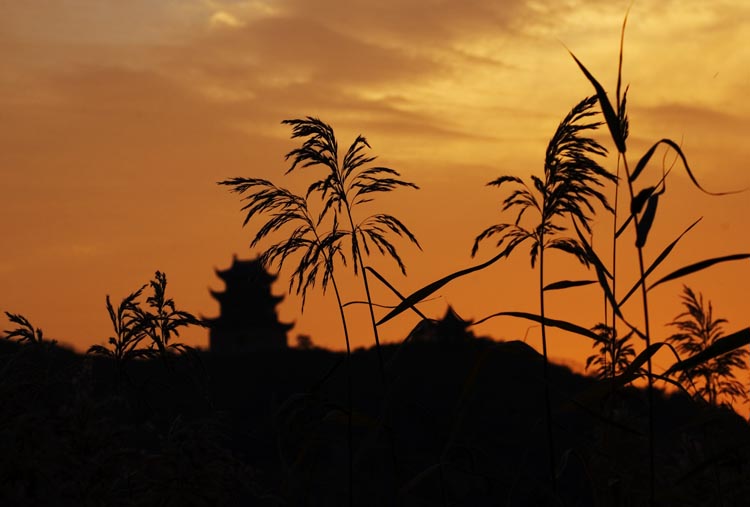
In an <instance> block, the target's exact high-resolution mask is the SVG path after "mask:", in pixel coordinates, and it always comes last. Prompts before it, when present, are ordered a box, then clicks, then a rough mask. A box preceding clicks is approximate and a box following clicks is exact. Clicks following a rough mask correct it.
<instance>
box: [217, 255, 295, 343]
mask: <svg viewBox="0 0 750 507" xmlns="http://www.w3.org/2000/svg"><path fill="white" fill-rule="evenodd" d="M215 271H216V275H217V276H218V277H219V278H221V279H222V280H223V281H224V284H225V289H224V291H223V292H219V291H214V290H211V291H210V292H211V296H212V297H213V298H214V299H215V300H216V301H218V303H219V312H220V313H219V316H218V317H216V318H213V319H205V320H206V322H207V323H208V327H209V348H210V350H211V351H212V352H222V353H226V352H229V353H231V352H240V351H244V350H253V349H259V348H285V347H287V332H288V331H289V330H290V329H291V328H292V327H294V324H286V323H282V322H279V318H278V315H277V314H276V306H277V305H278V304H279V303H281V301H283V299H284V296H275V295H274V294H273V293H272V292H271V284H273V282H274V281H275V280H276V278H277V277H276V275H272V274H271V273H269V272H268V271H266V269H265V268H264V267H263V265H262V264H261V262H260V261H259V260H258V259H251V260H238V259H237V256H236V255H235V256H234V258H233V260H232V265H231V266H230V267H229V269H225V270H223V271H222V270H218V269H216V270H215Z"/></svg>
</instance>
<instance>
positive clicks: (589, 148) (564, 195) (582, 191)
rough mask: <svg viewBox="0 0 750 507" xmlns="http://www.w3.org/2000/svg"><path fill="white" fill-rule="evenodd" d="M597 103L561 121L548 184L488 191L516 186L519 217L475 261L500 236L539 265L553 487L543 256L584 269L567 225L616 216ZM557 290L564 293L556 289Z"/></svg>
mask: <svg viewBox="0 0 750 507" xmlns="http://www.w3.org/2000/svg"><path fill="white" fill-rule="evenodd" d="M595 104H596V97H587V98H585V99H583V100H582V101H581V102H579V103H578V104H577V105H576V106H575V107H573V109H572V110H571V111H570V113H568V115H567V116H566V117H565V118H564V119H563V120H562V122H561V123H560V125H559V126H558V128H557V130H556V131H555V134H554V135H553V136H552V139H551V140H550V142H549V144H548V146H547V152H546V156H545V161H544V179H542V178H539V177H537V176H533V175H532V176H531V181H532V185H531V186H529V185H527V184H526V183H524V181H523V180H522V179H521V178H519V177H517V176H501V177H499V178H497V179H495V180H493V181H491V182H490V183H488V185H491V186H494V187H501V186H503V185H504V184H506V183H513V184H515V185H516V188H515V190H513V191H512V192H511V193H510V195H508V197H506V198H505V199H504V200H503V206H502V211H503V212H505V211H510V210H513V211H516V212H517V215H516V218H515V220H514V221H513V222H502V223H500V224H497V225H493V226H491V227H489V228H487V229H485V230H484V231H482V232H481V233H480V234H479V235H478V236H477V237H476V239H475V240H474V246H473V248H472V252H471V253H472V256H473V255H475V254H476V253H477V250H478V249H479V244H480V243H481V242H482V241H483V240H487V239H490V238H492V237H497V236H499V239H498V240H497V242H496V247H497V248H498V249H501V250H503V251H504V252H506V254H507V255H510V254H511V253H512V252H513V251H514V250H515V248H516V247H518V246H520V245H521V244H522V243H526V242H529V243H530V250H529V256H530V259H531V266H532V268H533V267H534V265H535V263H536V261H537V258H538V260H539V280H538V282H539V283H538V285H539V316H540V319H541V331H542V357H543V359H544V363H543V364H544V370H543V372H544V373H543V375H544V398H545V410H546V419H547V438H548V442H549V466H550V481H551V483H552V484H554V483H555V475H556V467H555V445H554V432H553V425H552V402H551V400H550V386H549V383H550V379H549V357H548V354H547V323H546V310H545V304H544V303H545V297H544V296H545V292H546V291H547V290H549V288H548V287H546V286H545V277H544V254H545V251H546V250H548V249H555V250H561V251H563V252H566V253H569V254H572V255H573V256H574V257H575V258H577V259H578V260H579V261H580V262H581V263H583V264H584V265H585V266H586V267H588V266H589V260H588V256H587V255H586V251H585V249H584V248H583V247H582V246H581V244H580V242H579V240H578V239H577V238H574V237H569V236H567V235H565V233H566V231H567V230H568V228H569V227H570V226H569V225H568V224H567V221H568V220H577V221H578V222H579V223H580V224H581V226H582V227H583V228H584V229H585V230H586V231H588V232H591V228H590V221H591V214H593V213H594V204H595V203H598V204H600V205H601V206H603V207H604V209H605V210H607V211H610V212H611V211H613V209H612V207H611V206H610V204H609V202H608V201H607V198H606V197H605V195H604V194H603V193H602V190H601V189H602V187H603V186H604V184H605V182H614V180H615V176H614V175H612V174H611V173H609V172H608V171H607V170H605V169H604V168H603V167H602V166H601V165H600V164H599V163H598V162H597V161H596V158H599V157H603V156H604V155H606V150H605V149H604V147H603V146H602V145H601V144H599V143H598V142H597V141H595V140H594V139H593V138H591V137H587V135H588V134H589V133H590V132H593V131H594V130H596V129H597V128H598V127H599V126H600V125H601V123H599V122H597V121H594V120H593V119H592V118H593V117H594V116H595V115H596V114H597V113H596V111H594V110H593V108H594V106H595ZM532 212H533V213H535V214H536V216H538V219H534V221H533V222H532V223H531V225H530V226H528V225H526V224H525V223H524V222H523V218H524V215H525V214H527V213H529V214H530V213H532ZM553 288H561V285H560V284H559V283H558V284H557V285H555V286H554V287H553Z"/></svg>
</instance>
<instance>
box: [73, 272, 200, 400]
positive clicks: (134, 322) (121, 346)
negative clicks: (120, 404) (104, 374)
mask: <svg viewBox="0 0 750 507" xmlns="http://www.w3.org/2000/svg"><path fill="white" fill-rule="evenodd" d="M147 288H150V289H151V292H152V293H151V295H149V296H147V297H146V301H145V305H144V302H142V301H140V298H141V297H142V296H143V293H144V290H146V289H147ZM166 290H167V275H166V274H164V273H162V272H161V271H156V273H155V274H154V278H153V280H151V281H149V283H148V284H146V285H142V286H141V287H140V288H139V289H137V290H136V291H134V292H132V293H130V294H129V295H128V296H126V297H125V298H123V300H122V301H121V302H120V304H119V305H118V306H117V309H115V307H114V306H113V305H112V301H111V299H110V296H109V295H107V297H106V305H107V313H108V315H109V320H110V323H111V325H112V330H113V331H114V334H113V335H112V336H110V337H109V338H108V339H107V345H92V346H91V347H89V349H88V351H87V353H88V354H94V355H99V356H102V357H108V358H110V359H112V360H113V361H114V365H115V371H116V386H117V389H118V390H119V389H120V388H121V383H122V381H123V379H127V376H126V366H127V364H128V363H129V362H130V361H132V360H134V359H139V358H142V359H150V358H157V357H158V358H161V360H162V362H163V363H164V365H165V366H166V367H167V368H168V369H171V367H172V366H171V364H172V363H171V359H172V355H174V354H175V353H177V354H185V353H191V354H192V353H194V349H193V348H192V347H190V346H189V345H185V344H184V343H181V342H178V341H175V340H174V339H175V338H176V337H179V334H180V330H181V329H182V328H186V327H189V326H203V325H204V324H203V322H202V321H201V320H200V319H199V318H197V317H196V316H194V315H193V314H191V313H189V312H187V311H184V310H178V309H177V308H176V306H175V302H174V299H172V298H169V297H167V296H166ZM193 355H194V354H193Z"/></svg>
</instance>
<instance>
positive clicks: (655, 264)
mask: <svg viewBox="0 0 750 507" xmlns="http://www.w3.org/2000/svg"><path fill="white" fill-rule="evenodd" d="M701 220H703V217H701V218H699V219H698V220H696V221H695V222H693V223H692V224H690V226H689V227H688V228H687V229H685V230H684V231H682V234H680V235H679V236H677V238H675V240H674V241H672V242H671V243H670V244H669V245H667V247H666V248H665V249H664V250H662V252H661V253H660V254H659V256H658V257H657V258H656V259H655V260H654V262H652V263H651V265H650V266H649V267H648V269H647V270H646V272H645V273H644V274H643V278H642V279H640V280H638V281H637V282H636V284H635V285H633V287H632V288H631V289H630V290H629V291H628V293H627V294H626V295H625V297H624V298H622V299H621V300H620V303H619V306H622V305H624V304H625V301H627V300H628V299H630V296H632V295H633V294H634V293H635V291H637V290H638V287H640V286H641V283H643V280H645V279H646V278H647V277H648V275H650V274H651V273H652V272H653V271H654V269H656V268H657V267H658V266H659V264H661V263H662V262H664V259H666V258H667V256H668V255H669V254H670V253H671V252H672V250H673V249H674V247H675V246H676V245H677V243H679V241H680V240H681V239H682V237H683V236H684V235H685V234H687V232H688V231H689V230H690V229H692V228H693V227H695V226H696V225H698V222H700V221H701Z"/></svg>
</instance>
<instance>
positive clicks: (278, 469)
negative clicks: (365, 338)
mask: <svg viewBox="0 0 750 507" xmlns="http://www.w3.org/2000/svg"><path fill="white" fill-rule="evenodd" d="M6 343H7V342H6ZM397 351H398V352H399V353H398V354H396V352H397ZM382 353H383V355H384V358H385V359H386V366H387V370H388V371H387V374H388V376H389V378H390V379H392V380H391V384H390V386H389V391H388V393H387V397H386V399H385V400H383V399H382V393H381V386H380V382H379V377H378V368H379V367H378V357H377V353H376V351H375V350H374V349H369V350H359V351H356V352H354V353H353V354H352V356H351V362H352V366H353V367H352V369H351V371H352V372H353V378H352V382H353V384H354V386H355V387H356V389H357V393H358V396H357V397H356V398H355V399H354V400H353V415H354V417H353V441H354V449H355V454H354V458H355V459H354V477H353V482H354V486H355V487H354V494H355V496H354V505H357V506H359V507H369V506H372V507H375V506H382V505H403V506H423V505H424V506H428V505H430V506H432V505H437V506H441V505H472V506H474V505H508V506H526V505H560V504H559V503H557V501H558V500H559V501H562V502H563V503H562V505H581V506H587V505H591V506H597V505H603V506H608V505H642V504H643V501H644V500H645V498H647V496H648V491H647V487H646V485H647V483H648V469H647V468H646V467H644V461H645V460H646V459H647V456H648V451H647V449H648V446H647V434H648V427H647V422H648V419H647V413H648V411H647V407H648V404H647V397H646V396H645V393H644V392H643V391H641V390H638V389H636V388H633V387H627V388H619V389H617V390H616V392H615V393H614V394H612V392H611V386H610V384H609V383H608V382H607V381H597V380H596V379H592V378H587V377H583V376H581V375H577V374H574V373H572V372H571V371H570V370H569V369H567V368H564V367H561V366H557V365H555V364H552V363H551V364H550V379H551V406H552V408H553V414H554V421H555V424H554V426H553V430H554V432H555V439H556V441H557V442H558V444H559V447H558V449H559V450H558V455H557V456H556V458H557V459H556V462H557V463H558V468H557V470H558V477H559V489H558V492H557V494H556V495H554V496H553V493H552V492H551V490H550V489H549V486H548V483H547V477H546V469H547V459H548V457H547V444H546V428H545V424H544V420H545V403H544V401H543V396H542V393H543V391H544V386H543V380H542V378H541V376H540V375H539V373H538V372H539V370H540V369H541V368H542V362H543V358H542V356H541V355H540V354H539V353H537V352H536V351H534V350H533V349H532V348H531V347H529V346H528V345H526V344H524V343H522V342H518V341H511V342H499V343H498V342H493V341H490V340H487V339H482V338H477V339H472V340H445V339H440V338H439V337H438V339H436V340H431V341H429V342H424V341H422V342H420V341H417V342H414V343H409V342H407V343H406V345H403V346H397V345H386V346H384V347H383V350H382ZM344 357H345V356H344V354H343V353H337V352H331V351H326V350H322V349H313V350H297V349H281V348H278V349H258V350H255V351H250V350H248V351H245V352H238V353H236V354H231V355H227V354H213V353H210V352H209V353H201V354H200V363H201V365H202V366H201V367H200V369H196V366H195V363H194V362H192V361H191V359H190V358H189V357H188V356H177V357H175V360H174V363H173V364H174V368H171V369H169V368H165V367H164V365H163V364H162V362H161V361H159V360H158V359H150V360H136V361H133V362H132V365H131V366H132V368H131V370H130V377H131V378H132V379H133V382H132V383H129V384H127V386H126V388H125V389H124V390H123V391H122V392H121V394H115V393H116V391H115V390H114V389H113V388H112V387H113V385H114V384H113V377H112V365H111V361H112V360H111V359H110V358H105V357H99V356H88V357H86V356H80V355H75V354H72V353H70V352H65V351H62V350H60V349H58V348H57V347H55V346H54V345H51V344H50V345H45V346H39V345H36V344H28V345H15V346H12V347H5V348H4V349H3V350H2V352H1V353H0V374H1V375H2V383H0V394H2V396H3V398H2V399H3V400H4V403H3V404H0V420H1V421H3V425H4V431H3V433H2V434H3V436H2V444H3V449H5V451H4V453H3V456H2V458H1V459H0V504H2V505H19V504H24V505H40V504H45V505H46V504H48V500H51V499H53V498H54V502H53V503H54V504H55V505H81V504H89V505H152V504H153V505H267V506H299V505H304V506H319V505H320V506H324V505H325V506H330V505H334V506H336V505H345V504H346V503H347V498H348V496H347V490H348V487H347V480H346V477H347V475H346V472H347V468H348V457H347V450H346V449H347V447H346V442H347V424H348V423H347V417H346V410H347V405H348V399H347V387H346V386H347V382H346V380H347V375H348V374H347V370H346V369H344V368H340V367H339V368H335V365H336V364H342V361H343V358H344ZM332 368H333V371H331V369H332ZM199 371H200V372H202V373H201V374H200V375H197V372H199ZM655 394H656V396H655V405H654V409H655V411H656V413H657V414H658V416H659V417H658V419H657V421H658V423H657V425H656V428H655V430H656V432H657V436H658V437H659V438H658V442H659V446H658V448H657V451H658V453H657V459H658V464H659V470H661V471H662V472H661V473H660V474H659V476H658V477H657V486H658V487H657V497H658V498H659V499H660V500H663V502H661V503H660V505H696V506H697V505H711V504H712V502H713V501H714V500H716V499H718V498H721V499H722V501H723V504H722V505H725V506H734V505H738V506H739V505H746V502H745V500H746V496H744V493H745V492H746V489H747V488H746V487H743V486H742V484H747V483H748V479H750V467H749V466H748V458H750V451H749V449H750V432H748V428H747V424H746V423H745V422H744V421H743V420H742V419H741V418H739V417H738V416H736V414H734V413H733V412H731V411H729V410H725V409H717V408H711V407H709V406H708V405H703V404H698V403H695V402H694V401H692V400H690V399H689V398H688V397H687V396H683V395H672V396H665V395H663V394H662V393H660V392H658V391H657V392H656V393H655ZM387 434H390V435H391V436H392V438H393V439H394V440H395V443H396V446H395V449H396V453H395V454H394V453H393V452H392V450H391V449H392V448H391V445H390V441H389V439H388V438H387V436H386V435H387ZM741 493H742V494H741Z"/></svg>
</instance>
